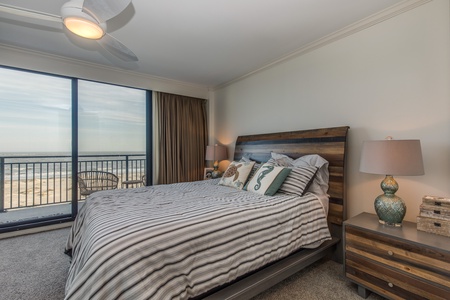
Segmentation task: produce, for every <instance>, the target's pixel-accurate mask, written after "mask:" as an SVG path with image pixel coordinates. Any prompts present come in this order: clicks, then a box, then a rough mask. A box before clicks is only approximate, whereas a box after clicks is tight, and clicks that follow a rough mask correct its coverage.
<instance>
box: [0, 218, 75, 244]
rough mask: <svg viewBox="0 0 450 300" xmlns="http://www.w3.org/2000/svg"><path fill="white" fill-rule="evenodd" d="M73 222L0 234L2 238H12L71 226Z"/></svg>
mask: <svg viewBox="0 0 450 300" xmlns="http://www.w3.org/2000/svg"><path fill="white" fill-rule="evenodd" d="M72 224H73V222H64V223H58V224H52V225H47V226H39V227H35V228H28V229H23V230H17V231H11V232H5V233H1V234H0V240H1V239H7V238H11V237H16V236H21V235H26V234H33V233H38V232H43V231H50V230H55V229H61V228H67V227H71V226H72Z"/></svg>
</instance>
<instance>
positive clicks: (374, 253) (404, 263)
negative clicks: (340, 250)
mask: <svg viewBox="0 0 450 300" xmlns="http://www.w3.org/2000/svg"><path fill="white" fill-rule="evenodd" d="M345 239H346V251H349V252H352V253H355V254H358V255H361V256H364V257H366V258H369V259H371V260H374V261H377V262H379V263H381V264H385V265H388V266H390V267H391V268H397V269H399V270H402V271H403V272H406V273H408V274H411V275H414V276H418V277H421V278H423V279H425V280H430V281H433V282H435V283H438V284H440V285H443V286H446V287H447V288H449V292H450V254H449V253H445V252H443V251H436V250H434V251H432V250H430V249H427V248H424V247H423V246H420V245H415V244H413V243H407V242H402V241H400V240H398V239H392V238H389V237H385V236H381V235H378V234H374V233H370V232H365V231H362V230H359V229H356V228H352V227H349V228H347V230H346V233H345ZM449 242H450V241H449Z"/></svg>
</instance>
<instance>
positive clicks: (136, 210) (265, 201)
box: [65, 180, 331, 300]
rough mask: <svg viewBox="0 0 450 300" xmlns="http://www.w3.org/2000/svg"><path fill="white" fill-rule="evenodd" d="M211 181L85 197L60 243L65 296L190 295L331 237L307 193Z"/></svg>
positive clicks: (321, 212) (315, 199)
mask: <svg viewBox="0 0 450 300" xmlns="http://www.w3.org/2000/svg"><path fill="white" fill-rule="evenodd" d="M217 183H218V180H205V181H197V182H189V183H177V184H169V185H158V186H153V187H142V188H136V189H124V190H114V191H101V192H96V193H94V194H92V195H91V196H90V197H89V198H88V199H87V200H86V203H85V204H84V206H83V207H82V208H81V209H80V212H79V214H78V216H77V218H76V219H75V222H74V224H73V226H72V229H71V232H70V235H69V238H68V241H67V245H66V251H67V252H71V255H72V262H71V266H70V269H69V274H68V279H67V283H66V297H65V299H66V300H68V299H108V300H110V299H135V300H138V299H189V298H193V297H196V296H199V295H203V294H204V293H205V292H207V291H210V290H211V289H213V288H215V287H217V286H221V285H223V284H226V283H228V282H231V281H233V280H235V279H236V278H238V277H240V276H242V275H244V274H247V273H249V272H251V271H254V270H257V269H259V268H261V267H262V266H265V265H267V264H269V263H271V262H273V261H276V260H278V259H280V258H283V257H285V256H287V255H289V254H290V253H292V252H294V251H296V250H298V249H300V248H302V247H316V246H318V245H320V244H321V243H322V242H323V241H325V240H328V239H330V238H331V237H330V232H329V230H328V226H327V219H326V214H325V211H324V208H323V206H322V202H321V201H320V199H319V198H318V197H317V196H315V195H314V194H310V193H309V194H306V195H305V196H303V197H298V196H294V195H287V194H281V193H278V194H276V195H275V196H264V195H259V194H255V193H252V192H247V191H240V190H236V189H234V188H231V187H225V186H220V185H218V184H217Z"/></svg>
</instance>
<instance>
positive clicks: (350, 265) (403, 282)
mask: <svg viewBox="0 0 450 300" xmlns="http://www.w3.org/2000/svg"><path fill="white" fill-rule="evenodd" d="M345 272H346V276H347V277H348V278H349V279H351V280H353V281H354V282H356V283H358V284H360V285H362V286H365V287H367V288H368V289H370V290H373V291H375V292H377V293H379V294H381V295H384V296H386V297H389V298H392V299H443V300H444V299H446V300H448V299H449V295H450V294H449V293H450V290H449V289H447V288H445V287H443V286H441V285H435V284H433V283H432V282H429V281H425V280H423V279H421V278H417V277H416V276H411V275H410V274H408V273H404V272H402V270H401V269H396V268H390V267H389V266H388V265H385V264H380V263H378V262H376V261H372V260H367V259H366V258H364V257H361V256H359V255H357V254H353V253H351V252H347V254H346V259H345Z"/></svg>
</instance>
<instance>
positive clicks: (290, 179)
mask: <svg viewBox="0 0 450 300" xmlns="http://www.w3.org/2000/svg"><path fill="white" fill-rule="evenodd" d="M317 170H318V168H317V167H316V166H307V167H296V168H292V171H291V173H289V175H288V176H287V177H286V179H285V180H284V182H283V184H282V185H281V186H280V189H279V190H278V191H279V192H282V193H286V194H296V195H299V196H303V194H304V193H305V192H306V190H307V189H308V187H309V186H310V184H311V182H312V181H313V179H314V176H315V175H316V172H317Z"/></svg>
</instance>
